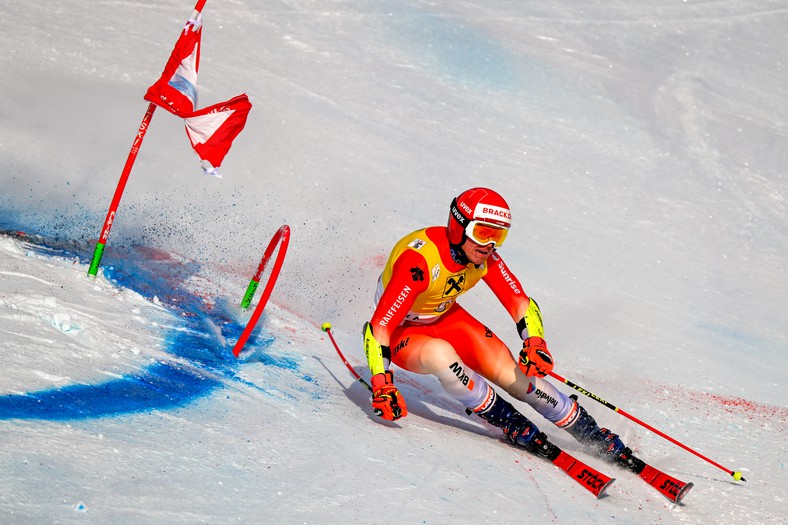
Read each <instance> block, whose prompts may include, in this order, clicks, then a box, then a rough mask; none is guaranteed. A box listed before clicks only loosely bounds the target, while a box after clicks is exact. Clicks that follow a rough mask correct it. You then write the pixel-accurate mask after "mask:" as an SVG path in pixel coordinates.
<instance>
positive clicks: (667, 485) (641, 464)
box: [618, 448, 694, 503]
mask: <svg viewBox="0 0 788 525" xmlns="http://www.w3.org/2000/svg"><path fill="white" fill-rule="evenodd" d="M618 463H619V464H620V465H621V466H623V467H625V468H628V469H629V470H631V471H632V472H634V473H635V474H637V475H638V476H640V478H641V479H643V480H644V481H645V482H646V483H648V484H649V485H651V486H652V487H654V488H655V489H657V490H658V491H659V493H660V494H662V495H663V496H665V497H666V498H668V499H669V500H670V501H672V502H673V503H681V500H682V499H684V496H686V495H687V493H688V492H689V491H690V489H691V488H692V487H693V486H694V484H693V483H685V482H683V481H681V480H679V479H676V478H674V477H673V476H670V475H668V474H666V473H664V472H662V471H661V470H659V469H657V468H654V467H652V466H651V465H649V464H647V463H646V462H645V461H643V460H642V459H638V458H636V457H635V456H633V455H632V451H631V450H630V449H628V448H627V449H625V450H624V452H623V453H622V454H621V456H620V458H619V460H618Z"/></svg>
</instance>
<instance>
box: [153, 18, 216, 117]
mask: <svg viewBox="0 0 788 525" xmlns="http://www.w3.org/2000/svg"><path fill="white" fill-rule="evenodd" d="M195 15H196V16H195ZM201 39H202V13H200V12H198V11H195V14H194V15H192V18H191V19H189V20H188V21H187V22H186V26H185V27H184V28H183V31H182V32H181V36H180V37H179V38H178V41H177V42H176V43H175V48H174V49H173V50H172V54H171V55H170V58H169V60H167V65H166V66H164V71H163V72H162V74H161V78H159V80H157V81H156V83H155V84H153V85H152V86H151V87H149V88H148V91H147V92H146V93H145V100H147V101H148V102H153V103H154V104H156V105H157V106H161V107H163V108H164V109H166V110H167V111H169V112H170V113H172V114H173V115H178V116H179V117H186V116H188V115H190V114H191V113H193V112H194V110H195V109H196V108H197V72H198V70H199V69H200V41H201Z"/></svg>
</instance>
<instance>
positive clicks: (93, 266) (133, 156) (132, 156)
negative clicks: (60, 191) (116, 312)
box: [88, 0, 208, 277]
mask: <svg viewBox="0 0 788 525" xmlns="http://www.w3.org/2000/svg"><path fill="white" fill-rule="evenodd" d="M207 1H208V0H197V3H196V4H195V6H194V12H193V13H192V16H191V18H192V19H196V18H197V17H198V16H199V14H200V13H201V12H202V10H203V7H205V2H207ZM155 110H156V105H155V104H153V103H152V102H151V103H149V104H148V110H147V111H146V112H145V116H144V117H143V118H142V123H141V124H140V127H139V128H138V129H137V135H136V136H135V137H134V142H133V143H132V144H131V151H129V156H128V158H127V159H126V165H125V166H123V172H122V173H121V174H120V180H119V181H118V185H117V187H116V188H115V195H113V197H112V202H111V203H110V205H109V210H108V211H107V217H106V218H105V219H104V226H103V227H102V228H101V236H100V237H99V240H98V242H97V243H96V248H95V249H94V250H93V259H92V260H91V261H90V268H88V275H89V276H91V277H95V276H96V273H98V268H99V266H100V265H101V257H102V256H103V255H104V247H105V246H106V245H107V238H108V237H109V231H110V229H111V228H112V223H113V222H115V214H116V213H117V212H118V206H120V198H121V197H122V196H123V191H124V190H125V189H126V182H128V180H129V174H130V173H131V168H132V167H133V166H134V161H135V160H137V153H138V152H139V150H140V146H142V140H143V139H144V138H145V133H146V132H147V131H148V126H149V125H150V121H151V119H152V118H153V112H154V111H155Z"/></svg>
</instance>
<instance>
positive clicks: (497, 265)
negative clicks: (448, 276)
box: [484, 252, 553, 377]
mask: <svg viewBox="0 0 788 525" xmlns="http://www.w3.org/2000/svg"><path fill="white" fill-rule="evenodd" d="M484 282H485V283H487V285H488V286H489V287H490V289H491V290H492V291H493V293H494V294H495V296H496V297H497V298H498V300H499V301H501V304H503V306H504V308H506V310H507V311H508V312H509V315H511V316H512V320H514V322H515V323H517V333H518V334H519V335H520V337H521V338H522V340H523V349H522V350H521V351H520V357H519V361H518V365H519V366H520V369H521V370H522V371H523V372H524V373H525V374H526V375H529V376H530V375H536V376H539V377H544V376H545V375H547V374H549V373H550V371H551V370H552V369H553V357H552V355H551V354H550V351H549V350H548V349H547V343H546V342H545V340H544V326H543V324H542V313H541V312H540V311H539V305H538V304H536V301H534V300H533V299H532V298H530V297H528V295H527V294H526V293H525V292H524V291H523V287H522V285H521V284H520V281H518V280H517V277H515V276H514V274H513V273H512V272H511V271H510V270H509V268H508V267H507V266H506V263H505V262H504V261H503V259H501V256H500V255H498V253H497V252H493V255H492V256H491V257H490V259H489V262H488V266H487V273H486V274H485V276H484Z"/></svg>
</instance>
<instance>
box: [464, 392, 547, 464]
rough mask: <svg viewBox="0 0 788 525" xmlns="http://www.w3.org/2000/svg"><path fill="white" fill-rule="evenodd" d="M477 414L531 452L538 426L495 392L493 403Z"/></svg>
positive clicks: (515, 443)
mask: <svg viewBox="0 0 788 525" xmlns="http://www.w3.org/2000/svg"><path fill="white" fill-rule="evenodd" d="M476 414H477V415H478V416H479V417H480V418H482V419H484V420H486V421H487V422H488V423H490V424H491V425H494V426H496V427H498V428H500V429H501V430H503V433H504V435H505V436H506V438H507V439H508V440H509V441H510V442H511V443H512V444H514V445H517V446H519V447H523V448H526V449H529V450H530V449H531V448H532V444H531V442H532V441H533V439H534V436H536V435H537V434H538V433H539V429H538V428H536V425H534V424H533V423H532V422H531V421H530V420H529V419H528V418H527V417H525V416H524V415H522V414H521V413H520V412H518V411H517V409H516V408H514V407H513V406H512V404H511V403H509V402H508V401H506V400H505V399H503V398H502V397H500V396H499V395H498V394H496V393H495V392H493V400H492V402H491V403H489V404H488V405H487V406H486V407H482V409H481V410H480V411H479V412H476Z"/></svg>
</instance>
